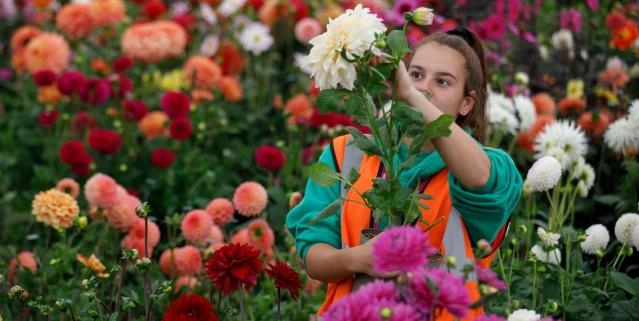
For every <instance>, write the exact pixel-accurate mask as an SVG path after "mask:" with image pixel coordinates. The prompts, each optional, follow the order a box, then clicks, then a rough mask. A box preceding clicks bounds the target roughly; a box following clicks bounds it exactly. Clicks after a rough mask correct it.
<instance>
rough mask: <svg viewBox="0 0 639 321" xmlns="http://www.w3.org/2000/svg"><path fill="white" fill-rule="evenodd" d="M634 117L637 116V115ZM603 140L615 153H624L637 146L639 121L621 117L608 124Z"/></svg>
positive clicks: (638, 143)
mask: <svg viewBox="0 0 639 321" xmlns="http://www.w3.org/2000/svg"><path fill="white" fill-rule="evenodd" d="M636 118H639V116H637V117H636ZM604 141H605V142H606V145H608V147H610V149H612V150H613V151H614V152H615V153H619V154H625V153H627V152H628V151H631V150H636V149H638V148H639V123H634V122H632V121H630V119H628V117H623V118H619V119H617V120H616V121H615V122H613V123H612V124H610V126H608V129H607V130H606V132H605V133H604Z"/></svg>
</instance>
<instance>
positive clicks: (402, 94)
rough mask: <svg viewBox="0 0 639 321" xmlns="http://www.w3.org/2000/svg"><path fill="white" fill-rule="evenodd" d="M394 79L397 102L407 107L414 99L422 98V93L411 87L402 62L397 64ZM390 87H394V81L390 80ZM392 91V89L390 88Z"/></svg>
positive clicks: (411, 84)
mask: <svg viewBox="0 0 639 321" xmlns="http://www.w3.org/2000/svg"><path fill="white" fill-rule="evenodd" d="M394 76H395V77H397V93H396V98H397V100H400V101H403V102H405V103H406V104H408V105H411V102H412V101H414V98H415V97H418V96H422V93H421V92H420V91H419V90H417V88H415V87H413V83H412V82H411V81H410V77H409V76H408V71H407V70H406V65H405V64H404V62H403V61H400V62H399V67H398V69H397V71H396V72H395V75H394ZM390 85H391V86H393V85H394V79H391V84H390ZM391 90H392V87H391ZM391 93H392V91H391ZM411 106H412V105H411Z"/></svg>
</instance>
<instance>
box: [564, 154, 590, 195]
mask: <svg viewBox="0 0 639 321" xmlns="http://www.w3.org/2000/svg"><path fill="white" fill-rule="evenodd" d="M570 178H572V179H573V180H576V181H577V184H578V185H579V187H578V188H579V189H580V190H579V194H580V196H581V197H586V195H588V191H590V189H591V188H592V185H593V184H594V183H595V169H594V168H593V167H592V166H590V164H588V163H586V161H585V160H583V158H580V160H579V161H577V162H575V167H574V168H573V170H572V176H571V177H570Z"/></svg>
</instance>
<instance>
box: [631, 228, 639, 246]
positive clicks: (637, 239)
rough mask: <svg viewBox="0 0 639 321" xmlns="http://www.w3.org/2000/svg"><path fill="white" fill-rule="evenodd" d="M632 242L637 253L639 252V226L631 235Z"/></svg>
mask: <svg viewBox="0 0 639 321" xmlns="http://www.w3.org/2000/svg"><path fill="white" fill-rule="evenodd" d="M630 242H631V244H632V246H634V247H635V248H636V249H637V251H639V224H637V226H635V228H634V229H632V233H630Z"/></svg>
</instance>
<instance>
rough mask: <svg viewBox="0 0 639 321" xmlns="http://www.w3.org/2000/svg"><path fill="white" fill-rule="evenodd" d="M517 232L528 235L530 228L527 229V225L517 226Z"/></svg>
mask: <svg viewBox="0 0 639 321" xmlns="http://www.w3.org/2000/svg"><path fill="white" fill-rule="evenodd" d="M517 232H519V233H521V234H526V232H528V228H527V227H526V225H524V224H521V225H519V226H517Z"/></svg>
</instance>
